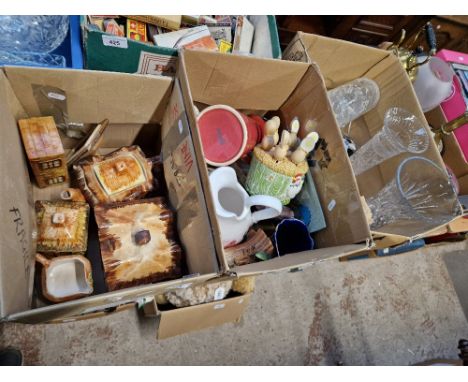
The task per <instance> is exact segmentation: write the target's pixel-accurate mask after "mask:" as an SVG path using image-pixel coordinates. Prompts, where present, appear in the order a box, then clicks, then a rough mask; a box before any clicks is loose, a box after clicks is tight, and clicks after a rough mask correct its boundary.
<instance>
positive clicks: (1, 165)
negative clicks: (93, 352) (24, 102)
mask: <svg viewBox="0 0 468 382" xmlns="http://www.w3.org/2000/svg"><path fill="white" fill-rule="evenodd" d="M9 101H10V102H9ZM10 107H11V108H10ZM21 114H22V112H21V110H20V109H19V103H18V102H16V101H15V97H14V94H13V92H12V90H11V88H10V86H9V84H8V81H7V80H6V78H5V75H4V74H3V71H0V124H1V125H0V152H1V160H0V178H1V185H0V195H1V198H2V202H1V203H0V218H1V229H0V317H4V316H5V315H8V314H10V313H12V312H17V311H21V310H25V309H28V307H29V304H30V296H31V294H32V293H31V292H32V289H31V288H32V276H33V270H34V268H33V267H34V248H35V243H34V240H33V237H34V233H35V214H34V210H33V205H34V204H33V201H32V191H31V187H30V184H29V175H28V171H27V163H26V157H25V155H24V151H23V145H22V142H21V138H20V134H19V130H18V126H17V124H16V119H15V117H16V116H19V115H21Z"/></svg>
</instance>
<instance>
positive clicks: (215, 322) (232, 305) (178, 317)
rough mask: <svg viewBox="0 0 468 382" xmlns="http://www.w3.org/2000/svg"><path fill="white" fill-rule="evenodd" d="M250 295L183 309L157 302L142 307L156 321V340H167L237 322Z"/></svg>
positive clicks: (235, 296) (231, 297)
mask: <svg viewBox="0 0 468 382" xmlns="http://www.w3.org/2000/svg"><path fill="white" fill-rule="evenodd" d="M250 297H251V294H250V293H247V294H244V295H234V296H227V297H226V298H225V299H223V300H218V301H213V302H208V303H205V304H199V305H193V306H187V307H183V308H174V309H169V310H168V309H164V306H162V307H161V306H159V305H158V304H157V303H156V300H152V301H151V302H149V303H147V304H145V305H144V307H143V312H144V315H145V317H154V318H156V320H157V326H158V329H157V338H158V339H165V338H169V337H174V336H177V335H180V334H185V333H190V332H194V331H198V330H203V329H207V328H211V327H214V326H219V325H222V324H225V323H228V322H238V321H239V320H240V319H241V317H242V315H243V314H244V312H245V310H246V309H247V306H248V304H249V301H250Z"/></svg>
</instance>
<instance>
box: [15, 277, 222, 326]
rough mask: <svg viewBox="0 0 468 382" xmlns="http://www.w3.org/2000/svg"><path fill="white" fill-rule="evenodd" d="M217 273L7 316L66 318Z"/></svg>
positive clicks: (34, 319) (195, 282)
mask: <svg viewBox="0 0 468 382" xmlns="http://www.w3.org/2000/svg"><path fill="white" fill-rule="evenodd" d="M213 277H216V274H215V273H212V274H207V275H203V276H200V277H197V278H193V279H192V278H190V277H189V278H181V279H177V280H172V281H166V282H161V283H157V284H150V285H144V286H139V287H134V288H128V289H121V290H118V291H115V292H110V293H105V294H101V295H96V296H90V297H86V298H81V299H78V300H72V301H68V302H63V303H60V304H55V305H49V306H46V307H42V308H37V309H33V310H29V311H25V312H21V313H15V314H12V315H10V316H7V317H6V320H7V321H17V322H22V323H27V324H37V323H41V322H49V321H53V320H58V319H61V320H64V319H68V318H73V317H76V316H80V315H83V314H87V313H91V312H96V311H99V310H104V309H107V308H112V307H115V306H118V305H122V304H127V303H132V302H135V301H136V300H138V299H142V298H145V297H153V296H154V295H157V294H161V293H164V292H167V291H169V290H173V289H177V288H187V287H189V286H193V285H198V284H200V283H203V282H205V281H207V280H210V279H212V278H213Z"/></svg>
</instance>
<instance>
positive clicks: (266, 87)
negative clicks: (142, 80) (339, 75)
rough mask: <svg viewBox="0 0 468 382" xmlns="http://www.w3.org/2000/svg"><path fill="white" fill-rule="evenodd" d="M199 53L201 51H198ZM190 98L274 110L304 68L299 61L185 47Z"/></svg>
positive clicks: (243, 107) (236, 106)
mask: <svg viewBox="0 0 468 382" xmlns="http://www.w3.org/2000/svg"><path fill="white" fill-rule="evenodd" d="M200 53H203V54H200ZM181 56H182V57H183V59H184V62H185V67H186V68H187V67H188V68H190V70H188V71H187V77H188V81H189V83H190V91H191V94H192V97H193V99H194V101H196V102H202V103H205V104H208V105H215V104H226V105H229V106H232V107H234V108H237V109H249V110H277V109H278V108H279V107H280V106H281V105H282V104H283V103H284V101H285V100H286V99H287V97H288V96H289V94H290V93H291V92H292V90H293V89H294V88H295V87H296V86H297V84H298V82H299V81H300V79H301V78H302V76H303V75H304V73H305V72H306V70H307V68H308V66H307V65H305V64H303V63H293V62H288V61H279V60H270V59H261V58H256V59H253V58H252V57H244V56H240V55H227V54H217V53H215V52H213V53H212V52H200V51H196V50H190V49H189V50H185V51H183V53H182V54H181Z"/></svg>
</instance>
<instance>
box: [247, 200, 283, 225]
mask: <svg viewBox="0 0 468 382" xmlns="http://www.w3.org/2000/svg"><path fill="white" fill-rule="evenodd" d="M246 205H247V207H249V208H250V207H252V206H265V207H269V208H265V209H263V210H260V211H256V212H254V213H253V214H252V222H253V223H257V222H259V221H260V220H265V219H271V218H274V217H276V216H278V215H279V214H281V211H282V210H283V205H282V204H281V201H280V200H279V199H278V198H275V197H273V196H269V195H254V196H250V197H249V198H247V201H246Z"/></svg>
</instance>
